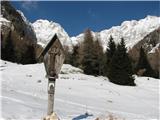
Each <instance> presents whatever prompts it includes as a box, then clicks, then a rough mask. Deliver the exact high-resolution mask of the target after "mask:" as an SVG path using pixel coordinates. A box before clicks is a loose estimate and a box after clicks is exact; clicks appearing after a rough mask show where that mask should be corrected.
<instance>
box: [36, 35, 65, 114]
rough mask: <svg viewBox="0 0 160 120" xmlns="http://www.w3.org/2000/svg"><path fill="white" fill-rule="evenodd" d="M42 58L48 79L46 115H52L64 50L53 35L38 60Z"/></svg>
mask: <svg viewBox="0 0 160 120" xmlns="http://www.w3.org/2000/svg"><path fill="white" fill-rule="evenodd" d="M41 57H43V60H44V65H45V69H46V73H47V78H48V111H47V114H48V115H51V114H52V113H53V107H54V94H55V85H56V79H57V78H58V74H59V73H60V70H61V67H62V65H63V62H64V58H65V55H64V49H63V46H62V44H61V42H60V40H59V39H58V37H57V35H56V34H55V35H54V36H53V38H52V39H51V41H50V42H49V43H48V44H47V45H46V47H45V48H44V50H43V51H42V52H41V54H40V55H39V57H38V58H39V59H40V58H41Z"/></svg>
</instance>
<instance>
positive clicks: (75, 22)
mask: <svg viewBox="0 0 160 120" xmlns="http://www.w3.org/2000/svg"><path fill="white" fill-rule="evenodd" d="M11 3H12V5H13V6H14V7H15V8H16V9H19V10H21V11H22V12H23V13H24V15H25V16H26V17H27V19H28V20H29V21H30V22H34V21H36V20H37V19H47V20H49V21H54V22H57V23H59V24H60V25H61V26H62V27H63V28H64V29H65V31H66V32H67V33H68V34H69V36H75V35H78V34H80V33H82V32H83V31H84V30H85V29H86V28H90V29H91V30H93V31H97V32H98V31H101V30H103V29H108V28H110V27H112V26H116V25H120V24H121V23H122V22H123V21H125V20H132V19H134V20H139V19H142V18H144V17H146V16H147V15H155V16H160V8H159V6H160V2H158V1H141V2H140V1H128V2H127V1H123V2H122V1H101V2H99V1H88V2H87V1H79V2H78V1H70V2H69V1H59V2H58V1H21V2H20V1H12V2H11Z"/></svg>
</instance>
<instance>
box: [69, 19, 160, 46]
mask: <svg viewBox="0 0 160 120" xmlns="http://www.w3.org/2000/svg"><path fill="white" fill-rule="evenodd" d="M159 27H160V17H156V16H147V17H146V18H144V19H141V20H139V21H137V20H131V21H124V22H123V23H122V24H121V25H120V26H113V27H112V28H110V29H106V30H102V31H100V32H93V36H96V37H98V38H99V39H100V40H101V42H102V45H103V47H104V48H106V47H107V43H108V40H109V37H110V36H111V35H112V37H113V38H114V41H115V42H116V43H118V42H120V40H121V38H122V37H123V38H124V39H125V42H126V46H127V47H128V48H129V47H133V46H134V45H135V44H136V43H137V42H139V41H140V40H142V39H143V38H144V37H145V36H146V35H147V34H149V33H150V32H152V31H154V30H156V29H158V28H159ZM83 37H84V34H83V33H82V34H80V35H78V36H75V37H71V40H72V42H73V43H75V44H76V43H78V42H80V41H83Z"/></svg>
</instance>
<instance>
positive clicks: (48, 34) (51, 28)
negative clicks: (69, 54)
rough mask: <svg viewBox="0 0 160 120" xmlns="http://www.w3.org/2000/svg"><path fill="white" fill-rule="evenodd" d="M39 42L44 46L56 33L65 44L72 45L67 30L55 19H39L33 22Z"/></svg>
mask: <svg viewBox="0 0 160 120" xmlns="http://www.w3.org/2000/svg"><path fill="white" fill-rule="evenodd" d="M32 25H33V28H34V31H35V33H36V37H37V40H38V44H40V45H42V47H44V46H45V45H46V44H47V43H48V42H49V40H50V39H51V38H52V37H53V36H54V34H55V33H56V34H57V36H58V37H59V39H60V41H61V43H62V44H63V45H67V46H71V45H72V44H71V40H70V37H69V36H68V34H67V33H66V32H65V30H64V29H63V28H62V27H61V26H60V25H59V24H58V23H55V22H53V21H48V20H42V19H40V20H37V21H35V22H34V23H33V24H32Z"/></svg>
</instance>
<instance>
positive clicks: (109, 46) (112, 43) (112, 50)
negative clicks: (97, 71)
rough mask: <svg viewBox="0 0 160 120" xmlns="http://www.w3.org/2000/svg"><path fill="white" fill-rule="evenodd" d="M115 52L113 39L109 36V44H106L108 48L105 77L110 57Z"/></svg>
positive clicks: (107, 72)
mask: <svg viewBox="0 0 160 120" xmlns="http://www.w3.org/2000/svg"><path fill="white" fill-rule="evenodd" d="M115 51H116V44H115V42H114V41H113V37H112V36H110V38H109V42H108V48H107V49H106V56H105V57H106V60H105V61H106V63H105V66H104V74H105V76H109V70H110V63H111V60H112V57H113V55H114V53H115Z"/></svg>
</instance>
